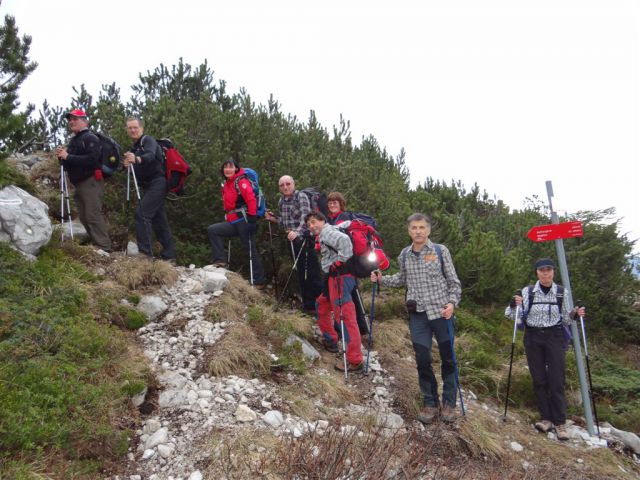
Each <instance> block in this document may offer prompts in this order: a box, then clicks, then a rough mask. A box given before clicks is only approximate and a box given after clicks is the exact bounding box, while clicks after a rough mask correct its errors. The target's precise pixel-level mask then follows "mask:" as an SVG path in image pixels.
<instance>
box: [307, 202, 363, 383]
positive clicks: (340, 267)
mask: <svg viewBox="0 0 640 480" xmlns="http://www.w3.org/2000/svg"><path fill="white" fill-rule="evenodd" d="M305 223H306V224H307V227H308V228H309V231H311V233H312V234H313V235H316V236H317V237H318V243H319V245H320V253H321V262H320V263H321V266H322V270H323V271H324V272H325V275H326V277H325V282H324V288H323V291H322V293H321V294H320V296H319V297H318V299H317V305H318V327H319V328H320V331H321V332H322V335H323V337H324V340H323V345H324V347H325V348H326V349H327V351H329V352H334V353H335V352H338V334H337V332H336V330H338V331H340V332H341V333H342V341H343V344H344V345H346V349H345V350H346V351H345V360H344V361H341V362H338V363H337V364H336V365H335V368H336V370H340V371H345V370H346V371H347V372H356V371H360V370H362V368H363V362H362V349H361V339H360V330H359V329H358V323H357V321H356V311H355V305H354V304H353V299H352V298H351V292H352V291H353V287H354V286H355V283H356V279H355V278H354V277H353V275H351V274H349V273H346V272H345V270H346V269H345V266H346V265H345V264H346V262H347V261H348V260H349V259H350V258H351V257H352V256H353V246H352V244H351V239H350V238H349V236H348V235H347V234H346V233H343V232H342V231H341V230H340V229H339V228H338V227H335V226H333V225H329V224H328V223H327V219H326V217H325V216H324V215H323V214H322V213H320V212H311V213H308V214H307V215H306V217H305ZM331 312H333V318H334V321H333V322H332V321H331Z"/></svg>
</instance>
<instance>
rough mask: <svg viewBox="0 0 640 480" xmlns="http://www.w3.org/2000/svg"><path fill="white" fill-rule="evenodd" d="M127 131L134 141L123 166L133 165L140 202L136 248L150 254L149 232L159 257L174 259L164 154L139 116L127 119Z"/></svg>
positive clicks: (137, 208)
mask: <svg viewBox="0 0 640 480" xmlns="http://www.w3.org/2000/svg"><path fill="white" fill-rule="evenodd" d="M127 134H128V135H129V138H131V140H133V146H132V147H131V151H129V152H127V153H125V154H124V160H123V165H124V167H125V168H129V166H132V168H133V170H134V172H135V175H136V180H137V181H138V186H139V187H140V189H141V192H140V195H141V196H140V201H139V202H138V205H137V207H136V215H135V217H136V241H137V242H138V249H139V250H140V252H142V253H144V254H145V255H149V256H153V250H152V243H151V231H152V230H153V232H154V233H155V234H156V238H157V239H158V241H159V242H160V244H161V245H162V252H161V253H160V258H162V259H163V260H169V261H171V260H174V259H175V258H176V250H175V245H174V242H173V236H172V235H171V228H169V220H168V219H167V212H166V210H165V198H166V196H167V179H166V178H165V176H164V167H163V162H164V156H163V154H162V149H161V148H160V146H159V145H158V142H156V141H155V139H154V138H153V137H150V136H149V135H145V134H144V123H143V121H142V120H141V119H139V118H129V119H127Z"/></svg>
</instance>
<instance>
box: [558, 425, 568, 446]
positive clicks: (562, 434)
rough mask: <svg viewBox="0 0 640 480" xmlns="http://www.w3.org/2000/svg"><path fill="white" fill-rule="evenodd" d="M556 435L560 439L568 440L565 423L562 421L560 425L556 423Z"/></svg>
mask: <svg viewBox="0 0 640 480" xmlns="http://www.w3.org/2000/svg"><path fill="white" fill-rule="evenodd" d="M556 436H557V437H558V440H560V441H563V442H565V441H567V440H569V432H568V431H567V424H566V423H563V424H562V425H556Z"/></svg>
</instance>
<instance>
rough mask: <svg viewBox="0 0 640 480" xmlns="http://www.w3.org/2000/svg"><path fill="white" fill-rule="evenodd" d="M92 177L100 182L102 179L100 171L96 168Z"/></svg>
mask: <svg viewBox="0 0 640 480" xmlns="http://www.w3.org/2000/svg"><path fill="white" fill-rule="evenodd" d="M93 176H94V178H95V179H96V180H98V181H100V180H102V179H103V178H104V174H103V173H102V170H101V169H99V168H97V169H96V170H94V171H93Z"/></svg>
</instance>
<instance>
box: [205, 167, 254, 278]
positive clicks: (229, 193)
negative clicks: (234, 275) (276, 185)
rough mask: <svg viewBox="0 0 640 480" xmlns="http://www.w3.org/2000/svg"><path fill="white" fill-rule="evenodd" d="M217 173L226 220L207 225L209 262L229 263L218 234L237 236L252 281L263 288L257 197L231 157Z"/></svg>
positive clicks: (219, 264)
mask: <svg viewBox="0 0 640 480" xmlns="http://www.w3.org/2000/svg"><path fill="white" fill-rule="evenodd" d="M220 175H221V176H222V178H224V179H225V181H224V183H223V184H222V207H223V209H224V211H225V220H226V221H224V222H219V223H214V224H213V225H209V227H208V228H207V234H208V236H209V243H210V244H211V252H212V255H213V265H215V266H217V267H221V268H228V267H229V264H228V263H227V261H226V255H225V251H224V245H223V242H222V238H223V237H224V238H228V237H240V242H241V243H242V245H243V247H244V248H245V250H246V252H247V254H248V255H249V259H250V262H251V263H252V266H251V267H250V269H251V271H252V274H253V275H252V278H251V281H252V284H253V285H255V286H256V287H257V288H258V289H263V288H264V287H265V286H266V280H265V275H264V269H263V268H262V261H261V260H260V255H259V254H258V248H257V246H256V231H257V223H256V221H257V219H258V217H257V213H258V199H257V198H256V195H255V193H254V191H253V187H252V186H251V182H250V181H249V179H247V177H246V174H245V172H244V170H243V169H242V168H240V165H238V162H236V161H235V160H234V159H232V158H228V159H226V160H225V161H224V162H223V163H222V166H221V167H220ZM236 185H237V188H236Z"/></svg>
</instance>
